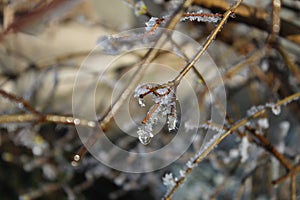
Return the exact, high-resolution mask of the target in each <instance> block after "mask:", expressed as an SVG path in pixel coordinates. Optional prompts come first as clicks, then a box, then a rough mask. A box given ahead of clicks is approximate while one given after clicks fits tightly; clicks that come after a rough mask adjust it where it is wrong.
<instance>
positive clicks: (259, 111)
mask: <svg viewBox="0 0 300 200" xmlns="http://www.w3.org/2000/svg"><path fill="white" fill-rule="evenodd" d="M299 98H300V92H298V93H295V94H293V95H291V96H288V97H286V98H284V99H282V100H280V101H278V102H277V103H275V104H273V105H274V106H276V107H280V106H282V105H287V104H288V103H291V102H292V101H295V100H298V99H299ZM267 108H270V107H269V106H267V105H266V106H259V109H256V110H255V112H252V113H251V114H252V115H250V116H249V115H248V116H247V117H246V118H244V119H242V120H240V121H237V122H236V123H234V124H233V125H232V126H231V127H230V128H229V129H228V130H227V131H225V132H223V131H222V132H219V133H218V134H216V135H215V136H214V137H213V138H212V139H211V140H210V141H208V143H206V144H205V147H204V148H202V150H201V151H200V152H198V153H196V154H195V156H194V157H192V158H191V159H190V160H189V161H188V163H187V164H186V166H185V168H184V169H183V170H181V172H180V174H182V175H181V176H180V177H179V178H178V179H177V181H175V183H176V184H175V185H174V187H172V188H168V191H167V192H166V194H165V196H164V199H168V200H169V199H171V197H172V196H173V195H174V193H175V192H176V190H177V189H178V187H179V186H180V185H181V184H182V183H183V182H184V180H185V179H186V177H187V175H188V174H190V173H191V172H192V170H193V168H194V167H196V166H197V165H198V164H199V163H200V162H202V161H203V160H204V159H205V158H206V156H207V155H208V154H209V153H210V152H211V151H212V150H213V149H214V148H215V146H217V145H218V144H219V143H220V142H222V141H223V140H224V139H225V138H226V137H227V136H228V135H230V134H231V133H232V132H234V131H236V130H238V128H240V127H242V126H245V125H246V124H247V123H248V122H249V121H251V120H252V119H256V118H258V117H260V116H261V115H263V114H264V113H265V112H266V109H267Z"/></svg>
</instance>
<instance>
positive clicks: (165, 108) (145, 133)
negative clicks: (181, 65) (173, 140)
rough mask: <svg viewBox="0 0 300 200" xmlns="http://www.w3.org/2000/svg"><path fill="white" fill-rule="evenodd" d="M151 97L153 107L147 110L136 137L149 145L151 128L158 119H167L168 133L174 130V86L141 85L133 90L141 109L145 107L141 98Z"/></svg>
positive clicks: (151, 135)
mask: <svg viewBox="0 0 300 200" xmlns="http://www.w3.org/2000/svg"><path fill="white" fill-rule="evenodd" d="M147 95H151V97H152V100H153V101H154V105H153V106H152V107H151V108H150V109H149V111H148V113H147V115H146V117H145V118H144V120H143V121H142V126H140V127H139V128H138V132H137V134H138V137H139V140H140V142H141V143H142V144H144V145H147V144H149V143H150V141H151V138H152V137H153V136H154V135H153V128H154V126H155V124H156V123H157V122H158V121H159V117H160V116H161V117H167V124H168V128H169V131H172V130H174V129H175V128H176V124H177V114H176V102H175V101H176V86H174V85H173V84H171V83H169V84H164V85H158V84H150V83H147V84H143V85H139V86H138V87H137V88H136V89H135V93H134V97H136V98H138V102H139V104H140V106H141V107H144V106H145V103H144V101H143V98H144V97H145V96H147Z"/></svg>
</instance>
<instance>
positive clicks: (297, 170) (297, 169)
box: [272, 164, 300, 185]
mask: <svg viewBox="0 0 300 200" xmlns="http://www.w3.org/2000/svg"><path fill="white" fill-rule="evenodd" d="M298 173H300V164H297V165H296V166H294V167H293V168H292V169H291V170H290V171H289V172H288V173H287V174H285V175H283V176H281V177H279V178H278V179H276V180H274V181H272V183H273V185H278V184H279V183H281V182H282V181H284V180H286V179H288V178H290V177H292V176H294V175H296V174H298Z"/></svg>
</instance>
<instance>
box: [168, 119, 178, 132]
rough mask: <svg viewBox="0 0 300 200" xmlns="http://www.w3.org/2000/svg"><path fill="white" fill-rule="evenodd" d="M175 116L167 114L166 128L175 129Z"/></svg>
mask: <svg viewBox="0 0 300 200" xmlns="http://www.w3.org/2000/svg"><path fill="white" fill-rule="evenodd" d="M176 124H177V118H176V116H173V115H169V116H168V129H169V131H173V130H175V129H176Z"/></svg>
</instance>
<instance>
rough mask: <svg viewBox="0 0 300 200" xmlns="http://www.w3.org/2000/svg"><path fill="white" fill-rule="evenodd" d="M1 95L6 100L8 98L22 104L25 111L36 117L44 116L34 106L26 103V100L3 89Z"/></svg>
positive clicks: (0, 90) (0, 91)
mask: <svg viewBox="0 0 300 200" xmlns="http://www.w3.org/2000/svg"><path fill="white" fill-rule="evenodd" d="M0 95H1V96H2V97H4V98H7V99H9V100H11V101H13V102H15V103H18V104H21V105H22V106H23V107H24V109H26V110H28V111H29V112H31V113H34V114H36V115H39V116H42V114H41V113H40V112H39V111H37V110H36V109H35V108H34V107H33V106H31V105H30V103H29V102H28V101H26V100H25V99H23V98H22V97H18V96H16V95H14V94H11V93H8V92H6V91H4V90H2V89H0Z"/></svg>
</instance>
